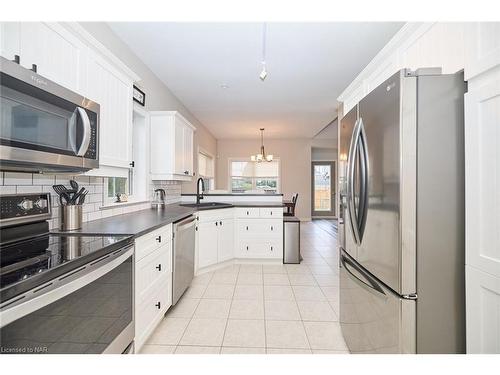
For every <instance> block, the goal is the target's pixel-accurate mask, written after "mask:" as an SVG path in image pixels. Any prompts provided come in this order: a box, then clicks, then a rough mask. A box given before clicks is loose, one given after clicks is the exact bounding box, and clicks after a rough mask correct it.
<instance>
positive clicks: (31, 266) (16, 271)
mask: <svg viewBox="0 0 500 375" xmlns="http://www.w3.org/2000/svg"><path fill="white" fill-rule="evenodd" d="M126 240H131V237H130V236H125V235H121V236H120V235H112V236H81V235H59V234H49V233H47V234H44V235H40V236H36V237H33V238H30V239H26V240H23V241H18V242H13V243H10V244H8V245H5V246H1V248H0V291H1V292H2V293H1V299H0V302H4V301H5V300H6V297H8V296H7V295H5V293H4V292H5V290H6V289H9V288H10V287H13V286H16V285H19V284H21V283H24V282H26V281H30V279H34V278H40V276H41V275H42V274H45V273H48V272H52V271H54V270H59V269H61V272H57V275H55V276H54V277H57V276H59V275H60V274H61V273H64V272H69V271H70V270H71V268H77V267H79V266H80V265H82V264H85V263H87V262H90V261H92V260H94V259H96V258H98V257H101V256H104V255H105V254H106V250H109V252H111V251H113V250H114V249H115V248H120V247H122V246H123V245H124V243H126V242H127V241H126ZM71 265H74V267H71ZM62 268H64V271H63V270H62ZM44 279H46V278H44ZM32 284H33V283H32ZM31 286H32V287H33V285H31ZM17 289H18V291H17V292H18V293H16V294H19V293H20V292H21V291H20V290H19V288H17ZM22 289H25V288H22ZM9 294H12V293H9ZM10 297H12V296H9V298H10Z"/></svg>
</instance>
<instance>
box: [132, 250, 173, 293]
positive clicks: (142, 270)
mask: <svg viewBox="0 0 500 375" xmlns="http://www.w3.org/2000/svg"><path fill="white" fill-rule="evenodd" d="M171 272H172V247H171V245H169V244H166V245H163V246H161V247H160V248H159V249H157V250H155V251H154V252H152V253H150V254H148V255H147V256H145V257H144V258H142V259H141V260H140V261H139V262H137V263H136V265H135V295H136V300H137V301H138V302H141V301H142V300H143V299H144V298H145V295H147V293H148V291H149V289H151V288H154V287H155V286H156V283H157V282H158V280H159V279H161V278H164V277H167V276H168V275H170V274H171Z"/></svg>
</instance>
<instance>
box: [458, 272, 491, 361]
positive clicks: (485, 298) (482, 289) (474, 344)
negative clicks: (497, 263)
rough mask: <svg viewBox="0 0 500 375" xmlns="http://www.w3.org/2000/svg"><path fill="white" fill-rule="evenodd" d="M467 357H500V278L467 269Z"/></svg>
mask: <svg viewBox="0 0 500 375" xmlns="http://www.w3.org/2000/svg"><path fill="white" fill-rule="evenodd" d="M465 270H466V285H467V294H466V305H467V315H466V316H467V353H478V354H479V353H483V354H492V353H495V354H500V278H498V277H494V276H493V275H490V274H488V273H486V272H482V271H480V270H478V269H476V268H475V267H470V266H466V269H465Z"/></svg>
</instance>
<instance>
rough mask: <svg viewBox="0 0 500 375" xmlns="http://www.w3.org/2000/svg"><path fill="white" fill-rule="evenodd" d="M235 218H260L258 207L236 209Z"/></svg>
mask: <svg viewBox="0 0 500 375" xmlns="http://www.w3.org/2000/svg"><path fill="white" fill-rule="evenodd" d="M236 217H238V218H250V217H254V218H255V217H260V211H259V208H258V207H236Z"/></svg>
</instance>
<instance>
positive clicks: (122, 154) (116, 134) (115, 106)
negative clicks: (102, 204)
mask: <svg viewBox="0 0 500 375" xmlns="http://www.w3.org/2000/svg"><path fill="white" fill-rule="evenodd" d="M88 60H89V61H88V65H87V96H88V97H89V98H90V99H92V100H95V101H96V102H97V103H99V104H100V111H101V112H100V125H99V164H102V165H105V166H110V167H120V168H129V166H130V162H131V160H132V100H131V98H132V82H131V81H129V80H128V79H127V78H126V77H124V76H123V75H122V74H120V72H118V71H117V70H116V69H114V68H113V67H112V66H111V65H110V64H108V63H107V62H106V61H105V60H104V59H102V58H101V57H100V56H98V55H97V54H96V53H94V52H89V59H88Z"/></svg>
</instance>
